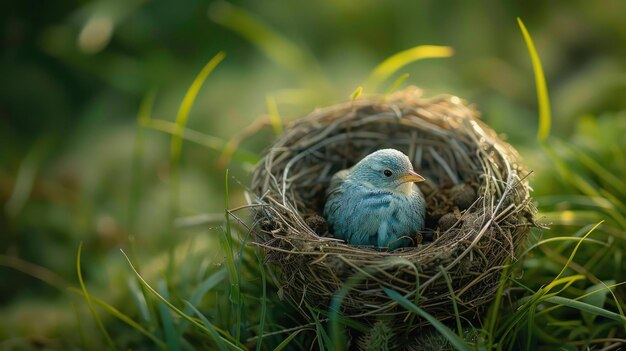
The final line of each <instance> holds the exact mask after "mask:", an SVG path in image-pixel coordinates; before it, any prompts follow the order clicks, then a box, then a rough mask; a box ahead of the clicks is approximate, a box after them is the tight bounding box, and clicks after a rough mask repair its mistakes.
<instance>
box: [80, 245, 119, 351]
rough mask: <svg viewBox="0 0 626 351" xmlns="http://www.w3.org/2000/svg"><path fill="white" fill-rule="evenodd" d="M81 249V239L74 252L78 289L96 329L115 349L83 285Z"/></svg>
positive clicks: (110, 346)
mask: <svg viewBox="0 0 626 351" xmlns="http://www.w3.org/2000/svg"><path fill="white" fill-rule="evenodd" d="M82 251H83V242H82V241H81V242H80V243H79V244H78V253H77V254H76V273H77V274H78V282H79V284H80V289H81V290H82V292H83V296H84V297H85V301H87V306H88V307H89V311H91V315H93V318H94V319H95V320H96V324H97V325H98V329H100V332H102V335H103V336H104V339H105V340H106V343H107V345H108V346H109V348H111V349H113V350H115V349H116V347H115V343H114V342H113V339H111V335H109V332H107V330H106V328H105V327H104V324H103V323H102V320H101V319H100V316H99V315H98V312H97V311H96V309H95V308H94V307H93V303H92V302H91V296H90V295H89V293H88V292H87V287H86V286H85V282H84V280H83V273H82V270H81V267H80V255H81V253H82ZM129 262H130V261H129Z"/></svg>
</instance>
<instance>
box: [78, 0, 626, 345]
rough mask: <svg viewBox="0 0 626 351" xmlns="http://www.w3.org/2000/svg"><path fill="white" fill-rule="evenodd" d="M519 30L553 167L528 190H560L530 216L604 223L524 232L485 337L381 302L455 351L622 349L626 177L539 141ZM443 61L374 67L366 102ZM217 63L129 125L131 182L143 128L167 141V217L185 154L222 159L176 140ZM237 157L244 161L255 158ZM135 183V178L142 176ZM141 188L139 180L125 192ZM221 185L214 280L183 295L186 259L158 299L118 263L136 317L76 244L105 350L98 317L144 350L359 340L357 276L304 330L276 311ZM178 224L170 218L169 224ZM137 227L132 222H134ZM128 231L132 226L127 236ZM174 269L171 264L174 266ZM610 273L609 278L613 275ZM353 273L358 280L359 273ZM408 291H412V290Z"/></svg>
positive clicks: (417, 53) (395, 59)
mask: <svg viewBox="0 0 626 351" xmlns="http://www.w3.org/2000/svg"><path fill="white" fill-rule="evenodd" d="M219 6H221V7H216V8H214V9H213V13H212V18H213V19H214V20H216V21H218V22H219V23H221V24H223V25H225V26H228V27H230V28H233V29H234V30H235V31H237V32H238V33H240V34H242V35H243V36H245V37H247V38H248V39H249V40H251V41H252V42H253V43H255V45H257V46H258V47H259V48H260V49H261V50H263V51H264V52H265V53H266V55H268V56H269V57H271V58H272V59H274V60H275V61H276V62H277V63H279V64H281V65H284V66H286V67H288V68H289V69H291V70H293V71H298V72H300V73H299V74H301V75H302V76H303V77H307V78H306V79H311V78H310V77H308V76H307V75H305V74H304V73H302V72H301V70H302V69H303V68H302V67H306V66H307V65H308V64H309V63H310V62H311V60H312V59H311V58H309V57H308V56H307V54H305V53H304V52H303V51H302V50H301V49H299V48H298V47H297V46H296V45H294V44H293V43H291V42H289V41H288V40H287V39H285V38H283V37H281V36H279V35H278V34H276V32H274V31H272V30H271V29H269V28H267V27H266V26H265V25H264V24H262V23H260V22H259V21H257V20H256V19H254V18H253V17H250V16H249V14H246V13H245V12H242V10H240V9H237V8H234V7H229V6H230V5H225V4H222V5H219ZM518 23H519V26H520V29H521V31H522V35H523V38H524V40H525V42H526V45H527V48H528V51H529V54H530V57H531V62H532V65H533V70H534V73H535V81H536V87H537V94H538V102H539V130H538V139H539V141H540V142H541V150H542V151H543V152H544V156H545V157H546V158H547V159H548V160H550V167H549V168H547V169H544V170H543V171H544V172H546V174H545V175H542V174H538V175H537V178H538V179H537V180H535V181H537V182H541V181H542V179H544V178H545V179H548V180H553V179H550V177H553V174H552V172H550V170H556V172H557V174H558V179H557V183H558V184H559V186H561V187H562V189H556V190H554V192H553V193H551V194H549V195H551V196H556V197H554V198H553V199H552V200H551V201H546V202H545V205H542V203H541V202H540V203H539V205H540V210H541V213H550V212H553V213H558V214H559V216H557V217H555V218H557V219H558V218H565V217H567V215H566V214H565V212H563V211H561V212H559V206H561V205H562V204H563V203H564V202H565V203H568V204H570V205H571V206H573V207H574V208H570V209H568V210H567V211H570V212H571V214H572V215H573V216H574V217H578V216H581V217H580V218H582V215H583V214H584V213H588V214H593V216H594V217H593V218H597V217H599V218H604V219H606V220H605V221H604V222H599V223H597V224H595V225H589V224H588V223H585V224H583V225H582V226H581V227H576V226H575V225H572V223H571V222H567V221H566V220H562V221H556V222H554V223H553V224H552V228H551V229H550V230H548V231H545V232H539V231H536V232H534V233H533V235H532V236H531V238H530V243H529V245H528V247H527V248H526V249H525V250H521V252H520V253H519V256H518V258H520V260H517V261H515V262H512V263H507V264H506V265H505V267H504V270H503V272H502V275H501V278H500V282H499V286H498V289H497V293H496V295H495V297H494V300H493V302H492V303H491V305H490V306H489V309H488V311H487V313H486V316H485V319H484V320H483V321H482V323H481V321H479V320H473V321H471V325H470V324H469V323H467V320H466V319H464V318H463V317H462V316H460V315H459V312H458V306H457V301H456V299H455V297H454V296H451V299H452V303H453V308H454V311H455V314H456V318H455V319H454V321H453V322H452V323H442V322H441V321H438V320H437V319H435V318H434V317H433V316H431V315H430V314H428V313H427V312H426V311H424V310H422V309H421V308H420V307H419V304H420V296H419V295H417V294H416V296H415V297H414V300H412V301H411V300H409V299H407V297H406V296H403V295H402V294H400V293H398V292H396V291H394V290H391V289H387V288H385V292H386V293H387V295H388V296H389V297H390V298H392V299H393V300H395V301H396V302H397V303H398V305H399V306H401V307H403V308H404V309H406V310H407V311H408V312H409V313H410V318H422V319H424V320H426V321H428V322H429V323H430V325H431V326H432V329H433V330H434V331H435V332H436V333H439V334H441V336H442V337H443V338H444V340H445V341H446V342H447V343H449V344H450V345H451V346H452V347H454V348H455V349H457V350H509V349H521V350H534V349H537V348H538V347H540V346H541V347H548V348H557V347H564V348H565V349H572V348H580V349H585V348H588V347H593V346H598V345H602V344H603V343H611V342H619V340H623V339H624V338H625V337H626V334H625V333H626V317H625V316H624V313H623V309H624V301H623V298H622V296H623V294H620V293H619V291H618V290H619V289H622V291H623V288H624V281H625V280H626V279H625V278H626V277H625V275H626V274H625V272H624V269H623V267H621V266H620V265H621V264H622V262H623V261H622V260H623V258H624V249H625V246H626V245H624V240H625V239H626V235H625V234H624V233H625V232H626V205H625V204H626V187H625V186H624V184H625V183H624V182H623V181H621V180H620V174H622V173H620V171H619V167H625V166H624V165H620V164H619V163H615V164H610V163H607V162H603V160H606V159H610V157H612V156H608V155H609V154H610V155H614V153H615V151H610V152H607V151H606V149H602V150H584V149H581V148H579V147H574V146H572V145H571V144H572V143H571V142H569V141H563V140H558V139H557V138H555V137H552V138H550V139H549V138H548V136H549V135H550V125H551V115H550V107H549V99H548V93H547V85H546V82H545V77H544V75H543V70H542V67H541V62H540V60H539V57H538V54H537V51H536V49H535V47H534V44H533V41H532V38H531V37H530V35H529V33H528V31H527V29H526V27H525V26H524V24H523V22H522V21H521V20H519V19H518ZM280 48H283V49H284V50H285V56H284V57H283V56H281V55H282V54H281V53H280V50H279V49H280ZM451 54H452V50H451V49H450V48H447V47H434V46H418V47H415V48H413V49H410V50H407V51H405V52H401V53H399V54H397V55H394V56H392V57H390V58H389V59H387V60H385V61H383V63H381V64H380V65H379V66H377V67H376V68H375V69H374V71H373V72H372V74H371V75H370V77H369V78H368V79H367V80H366V82H365V84H363V87H365V89H366V90H365V91H366V92H374V91H378V87H379V86H380V85H381V84H382V83H383V82H385V81H386V80H388V79H389V78H390V77H391V76H392V75H394V74H395V73H396V72H398V71H399V70H400V69H402V67H404V66H405V65H407V64H409V63H411V62H413V61H416V60H419V59H423V58H429V57H449V56H450V55H451ZM222 58H223V56H221V55H218V56H216V57H215V58H214V59H213V60H211V61H210V62H209V63H208V64H207V65H206V66H205V68H204V69H203V70H202V72H201V73H200V74H199V75H198V77H197V78H196V79H195V80H194V83H193V84H192V87H191V88H190V89H189V91H188V93H187V95H186V96H185V99H184V100H183V103H182V104H181V107H180V110H179V114H178V117H177V119H176V123H171V122H166V121H160V120H155V119H152V118H151V117H150V108H149V106H151V105H152V102H153V95H149V97H148V98H146V101H145V102H144V104H143V105H142V108H141V112H140V114H139V118H138V126H139V129H138V134H137V144H136V146H135V147H136V149H135V150H136V153H135V154H136V156H135V165H134V169H138V168H139V167H140V164H141V159H142V157H143V156H142V154H143V148H144V146H143V143H144V138H145V137H146V136H145V135H144V134H143V128H152V129H157V130H160V131H164V132H166V133H169V134H171V135H172V141H171V149H170V151H171V166H172V174H173V176H172V184H170V185H171V187H172V188H171V189H172V190H171V199H172V206H173V207H177V201H178V200H177V199H178V196H179V194H178V189H177V187H178V182H179V180H178V177H177V176H176V174H177V172H178V168H179V160H180V157H181V154H182V143H183V141H184V140H187V141H191V142H196V143H198V144H200V145H203V146H204V147H206V148H207V149H209V150H212V151H221V150H224V149H225V148H226V147H227V143H226V142H224V141H223V140H221V139H219V138H215V137H212V136H209V135H206V134H203V133H201V132H196V131H192V130H189V129H187V127H186V121H187V117H188V113H189V110H190V109H191V106H192V104H193V101H194V99H195V97H196V95H197V93H198V90H199V89H200V87H201V85H202V83H203V82H204V80H205V79H206V77H207V76H208V74H209V73H210V72H211V70H212V69H213V68H214V67H215V66H216V65H217V64H218V63H219V61H221V59H222ZM407 78H408V74H402V75H401V76H400V77H399V78H397V79H396V81H395V82H394V83H392V84H391V85H390V87H389V89H387V94H388V93H391V92H392V91H393V90H395V89H397V88H398V87H399V86H400V85H401V84H402V83H403V82H404V81H405V80H406V79H407ZM306 79H305V80H306ZM317 83H319V82H317ZM363 91H364V90H363V88H361V87H359V88H357V89H356V90H355V92H354V93H353V94H352V95H351V98H352V99H356V98H358V97H359V95H360V94H361V93H362V92H363ZM266 102H267V108H268V117H269V120H270V124H269V125H270V126H271V127H272V128H273V131H274V133H275V134H280V133H281V131H282V128H283V123H282V119H281V116H280V115H279V112H278V111H279V106H278V104H277V100H276V99H275V98H274V95H271V94H268V95H267V96H266ZM598 128H599V127H598ZM624 130H626V128H625V129H624ZM585 132H586V133H592V132H594V129H593V128H591V129H589V130H586V131H583V132H582V133H583V134H584V133H585ZM236 152H237V151H236ZM601 153H604V154H603V155H601V156H602V157H595V156H598V154H601ZM242 154H244V153H243V152H242ZM245 157H249V158H248V159H254V158H255V157H258V155H254V154H252V155H245ZM245 157H244V158H245ZM133 173H134V174H135V175H136V174H138V171H137V170H135V171H134V172H133ZM542 177H543V178H542ZM546 181H547V180H546ZM139 183H140V182H139V181H138V180H137V179H135V181H134V184H135V186H137V184H139ZM229 183H230V179H229V173H228V171H227V172H226V175H225V180H224V184H225V189H226V191H225V210H224V220H223V223H221V226H220V233H219V243H220V248H221V254H222V255H223V257H224V261H223V264H222V266H218V267H217V266H216V267H212V268H211V269H207V270H206V272H205V274H204V275H203V276H202V277H200V278H199V279H197V280H196V281H190V280H189V281H181V279H183V277H182V276H180V275H179V274H180V273H179V272H182V271H184V270H186V269H191V270H193V269H194V268H195V266H194V265H195V264H196V262H197V260H196V258H197V257H196V256H198V257H200V256H202V255H204V254H208V253H205V252H195V253H193V254H190V256H188V257H186V258H185V260H183V261H182V263H181V266H180V267H176V268H177V269H176V270H173V269H170V270H168V271H166V272H165V276H161V277H159V278H158V279H157V284H156V286H157V288H156V289H155V288H153V287H152V285H150V284H149V283H148V282H147V280H146V279H145V278H144V277H143V276H142V275H141V274H140V273H139V272H140V270H139V269H137V268H136V267H139V266H137V264H138V262H133V261H135V259H134V256H135V255H134V254H133V255H131V257H133V260H131V257H129V256H127V255H126V254H125V253H124V256H125V257H126V260H127V263H128V266H129V267H130V268H131V271H132V272H131V273H132V275H131V277H132V279H136V280H135V281H136V282H138V284H139V286H135V287H133V285H132V284H130V288H129V291H130V293H129V294H132V296H134V297H133V301H135V305H136V306H135V307H136V311H134V312H133V311H129V312H126V311H125V310H120V309H118V308H116V307H113V306H112V305H110V304H109V303H106V302H104V301H103V300H101V299H99V298H96V297H95V296H92V295H90V294H89V293H88V291H87V288H86V286H85V284H84V281H83V278H82V273H81V265H80V264H81V261H80V255H81V250H82V244H81V246H79V250H78V255H77V261H76V265H77V272H78V278H79V284H80V288H81V289H80V290H74V291H75V292H77V293H79V294H80V295H81V296H83V297H84V299H85V301H86V302H87V305H88V308H89V310H90V311H91V313H92V315H93V318H94V320H95V321H96V324H97V327H98V329H99V330H100V332H101V334H102V335H103V337H104V338H105V341H106V342H107V345H108V346H109V347H110V348H111V349H116V348H117V345H115V343H114V342H113V340H112V338H111V336H110V334H109V332H108V331H107V326H108V325H110V324H113V322H111V321H110V320H107V319H102V317H101V316H100V314H99V313H98V311H97V310H96V306H98V307H100V308H101V310H103V311H105V312H106V313H107V314H108V315H110V316H112V317H115V319H116V320H118V321H120V322H121V323H122V324H123V325H124V327H126V328H128V329H127V331H126V332H128V333H138V334H140V335H142V336H143V337H144V339H145V340H146V342H148V343H150V344H149V345H151V346H154V345H156V346H157V347H159V348H167V349H172V350H178V349H185V350H188V349H189V350H194V349H198V350H199V349H205V348H212V349H214V348H217V349H220V350H245V349H256V350H257V351H260V350H284V349H285V350H286V349H300V348H307V349H309V348H310V346H311V345H313V347H315V348H317V349H319V350H344V349H346V345H347V340H346V338H345V337H344V334H345V333H344V331H345V329H346V328H350V329H352V330H353V331H355V332H357V333H358V332H364V331H366V330H367V329H368V327H369V326H367V325H363V324H362V323H360V321H353V320H350V319H348V318H346V317H345V316H342V315H341V313H340V308H341V305H342V303H343V299H344V298H345V296H346V295H347V293H348V292H349V290H350V288H351V286H352V285H353V284H356V283H358V282H359V279H360V277H359V276H355V277H353V278H352V279H351V280H349V281H348V282H346V284H345V286H344V288H343V289H342V290H340V291H339V292H338V293H337V294H336V295H335V297H334V299H333V300H332V304H331V306H329V309H328V310H323V309H316V308H313V307H310V306H303V307H304V308H306V309H307V310H308V311H309V316H308V318H304V317H303V316H300V315H299V314H298V312H296V309H297V307H295V306H291V305H290V304H288V303H287V302H286V301H281V300H279V299H278V297H277V293H276V291H277V289H278V288H277V287H276V286H275V285H274V284H273V274H274V273H273V272H272V270H271V268H270V267H267V266H265V264H264V263H263V260H262V253H261V252H260V250H258V248H255V247H253V246H251V245H249V244H248V240H249V235H250V233H249V231H248V230H247V228H246V227H245V226H243V225H241V224H239V222H238V221H233V218H234V217H233V216H234V214H233V213H232V212H231V211H230V198H231V192H230V191H231V190H230V188H231V186H230V184H229ZM554 194H558V195H554ZM140 195H141V193H140V192H136V193H133V195H132V198H133V199H134V200H132V202H131V204H133V205H132V208H131V211H132V212H136V211H137V209H136V206H138V205H137V203H138V200H137V198H138V197H139V196H140ZM544 195H546V194H544ZM176 213H177V211H173V214H174V215H175V214H176ZM567 213H569V212H567ZM133 216H136V214H131V218H132V217H133ZM133 221H134V220H132V219H131V220H130V222H131V223H132V222H133ZM131 227H132V226H131ZM592 235H593V238H591V237H590V236H592ZM131 247H132V246H131ZM173 261H174V257H173V255H171V256H170V262H173ZM388 263H389V264H393V265H406V264H408V265H410V266H411V268H413V269H414V270H416V271H417V270H418V268H419V267H415V266H414V265H413V264H412V263H410V262H408V261H406V260H402V259H401V258H398V259H397V260H396V261H393V260H391V261H390V262H388ZM616 264H617V266H618V267H617V268H615V267H613V266H615V265H616ZM610 267H613V268H610ZM522 272H523V274H522ZM361 273H362V274H363V275H367V272H366V271H363V272H361ZM442 274H443V277H444V278H445V279H446V283H447V284H448V288H449V289H450V290H452V282H451V281H450V278H449V276H448V274H447V272H445V270H444V271H442ZM416 284H417V288H418V290H419V281H417V282H416ZM182 286H188V287H190V289H191V291H185V290H183V289H181V288H180V287H182ZM136 319H138V320H136ZM455 329H456V330H455ZM468 331H472V332H476V333H474V334H472V333H468ZM469 334H471V335H480V337H478V338H474V339H471V340H470V339H469V338H467V335H469ZM466 338H467V340H466ZM146 345H148V344H146ZM125 346H126V345H123V346H121V347H125Z"/></svg>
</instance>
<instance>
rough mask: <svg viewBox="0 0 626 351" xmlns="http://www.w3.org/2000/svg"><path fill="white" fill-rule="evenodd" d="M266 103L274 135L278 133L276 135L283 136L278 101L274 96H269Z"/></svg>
mask: <svg viewBox="0 0 626 351" xmlns="http://www.w3.org/2000/svg"><path fill="white" fill-rule="evenodd" d="M265 102H266V103H267V114H268V115H269V118H270V123H271V124H272V128H273V129H274V133H276V135H281V134H282V133H283V122H282V121H281V118H280V113H279V112H278V105H277V104H276V99H275V98H274V96H272V95H270V94H267V96H265Z"/></svg>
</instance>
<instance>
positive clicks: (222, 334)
mask: <svg viewBox="0 0 626 351" xmlns="http://www.w3.org/2000/svg"><path fill="white" fill-rule="evenodd" d="M120 251H121V252H122V255H124V257H125V258H126V261H128V265H129V266H130V268H131V269H132V270H133V272H134V273H135V275H136V276H137V278H138V279H139V281H140V282H141V284H143V286H145V287H146V288H147V289H148V290H149V291H150V292H151V293H152V294H153V295H154V296H156V298H157V299H159V300H160V301H162V302H163V303H165V304H166V305H167V307H169V308H170V309H171V310H172V311H174V312H176V314H178V315H179V316H180V317H181V318H183V319H185V320H187V321H188V322H190V323H191V324H193V325H194V326H196V327H197V328H198V329H200V330H201V331H203V332H204V333H206V334H207V335H209V336H211V337H213V334H212V333H211V331H210V330H209V329H208V328H207V327H205V326H204V325H203V324H202V323H199V322H198V321H196V320H195V319H193V318H191V317H190V316H189V315H187V314H186V313H184V312H183V311H181V310H180V309H179V308H177V307H176V306H174V305H173V304H172V303H171V302H169V301H168V300H167V299H166V298H164V297H163V296H161V294H159V293H158V292H157V291H156V290H155V289H154V288H153V287H152V286H150V284H148V282H147V281H146V280H145V279H143V277H142V276H141V274H139V272H137V270H136V269H135V266H133V263H132V262H131V260H130V258H129V257H128V255H126V253H125V252H124V250H121V249H120ZM213 328H214V329H215V330H216V331H217V332H218V333H219V334H220V336H219V337H220V338H221V339H222V341H223V342H225V343H226V344H228V345H229V346H230V347H231V348H232V349H235V350H241V351H243V350H244V347H243V345H241V344H240V343H239V342H237V341H235V340H234V339H233V338H232V336H230V335H229V334H228V333H226V332H225V331H223V330H221V329H218V328H217V327H215V326H213ZM214 341H215V342H216V343H218V341H217V340H214ZM233 342H236V343H237V345H235V343H233Z"/></svg>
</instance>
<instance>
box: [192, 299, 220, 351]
mask: <svg viewBox="0 0 626 351" xmlns="http://www.w3.org/2000/svg"><path fill="white" fill-rule="evenodd" d="M185 304H186V305H187V308H189V309H190V310H191V311H193V312H194V313H195V314H196V315H198V318H200V320H201V321H202V323H204V325H205V326H206V328H207V329H208V330H209V331H210V332H211V335H212V336H213V340H214V341H215V342H216V343H217V347H218V348H219V349H220V350H222V351H227V350H228V345H226V343H225V342H224V340H222V338H221V337H220V336H219V334H218V333H217V330H215V328H214V327H213V324H211V322H209V320H208V319H206V317H205V316H204V315H203V314H202V313H201V312H200V311H199V310H198V309H197V308H196V307H195V306H194V305H192V304H191V303H190V302H189V301H185Z"/></svg>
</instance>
